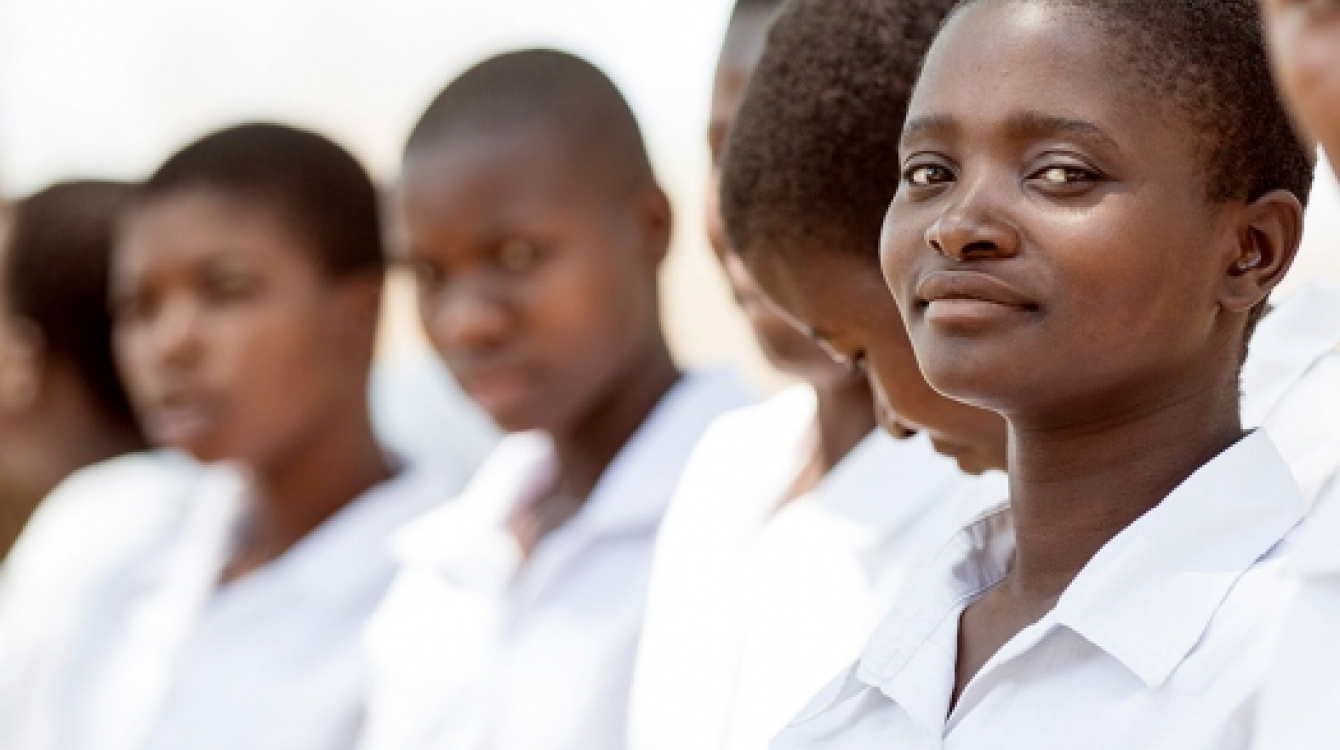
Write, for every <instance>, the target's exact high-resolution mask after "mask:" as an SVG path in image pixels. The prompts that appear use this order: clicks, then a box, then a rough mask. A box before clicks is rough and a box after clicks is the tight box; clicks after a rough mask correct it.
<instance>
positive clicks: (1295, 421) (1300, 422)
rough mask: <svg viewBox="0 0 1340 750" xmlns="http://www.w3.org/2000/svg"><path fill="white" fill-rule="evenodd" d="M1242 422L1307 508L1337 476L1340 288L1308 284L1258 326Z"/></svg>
mask: <svg viewBox="0 0 1340 750" xmlns="http://www.w3.org/2000/svg"><path fill="white" fill-rule="evenodd" d="M1242 391H1243V400H1242V422H1243V426H1244V427H1247V428H1249V429H1251V428H1257V427H1261V428H1264V429H1265V431H1266V432H1267V433H1268V434H1269V435H1270V438H1271V440H1273V441H1274V442H1275V445H1276V447H1278V448H1279V451H1280V454H1281V455H1282V456H1284V459H1285V460H1286V461H1288V462H1289V464H1290V466H1291V467H1292V468H1293V469H1294V473H1295V476H1296V477H1297V479H1298V481H1299V484H1300V485H1301V486H1302V488H1303V494H1304V496H1305V497H1307V498H1308V500H1309V501H1315V499H1316V498H1317V496H1318V494H1319V493H1321V492H1322V490H1323V488H1324V487H1325V486H1326V485H1327V483H1329V481H1330V480H1331V478H1332V477H1333V476H1334V475H1335V473H1336V472H1337V470H1340V451H1335V450H1333V449H1332V447H1331V445H1330V444H1331V443H1332V442H1333V441H1335V440H1336V439H1340V284H1337V283H1336V282H1334V281H1329V280H1318V281H1313V282H1310V283H1308V284H1306V285H1304V286H1303V287H1301V288H1300V289H1298V290H1297V291H1295V292H1293V293H1292V294H1291V295H1289V296H1288V297H1286V298H1285V299H1284V300H1283V301H1281V302H1280V303H1279V304H1278V305H1276V307H1275V309H1273V310H1271V312H1270V314H1269V315H1267V316H1266V317H1265V318H1264V319H1263V320H1262V321H1261V323H1260V326H1259V327H1258V328H1257V330H1256V335H1255V336H1253V338H1252V343H1251V349H1250V352H1249V354H1248V356H1247V362H1246V364H1245V365H1244V366H1243V370H1242Z"/></svg>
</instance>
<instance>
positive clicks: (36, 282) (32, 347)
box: [0, 182, 139, 436]
mask: <svg viewBox="0 0 1340 750" xmlns="http://www.w3.org/2000/svg"><path fill="white" fill-rule="evenodd" d="M132 194H133V188H132V187H131V186H130V185H124V184H120V183H112V182H69V183H61V184H58V185H53V186H52V187H49V188H47V189H46V190H43V191H41V192H39V193H37V194H35V195H33V196H31V197H29V198H27V199H25V200H23V201H20V202H19V203H18V204H17V205H16V206H14V207H13V209H12V211H11V212H10V213H9V214H8V215H0V430H3V429H4V427H7V426H13V427H15V428H17V429H22V428H23V426H24V425H25V424H28V421H27V418H28V417H30V416H32V415H33V414H34V413H35V412H37V411H46V412H52V409H51V408H50V407H51V406H52V405H51V404H50V403H49V402H48V401H47V399H49V398H53V397H61V395H63V396H64V397H67V398H68V397H76V396H77V397H80V398H81V400H82V401H84V402H85V403H87V404H88V405H89V406H90V407H91V408H92V411H93V415H94V416H95V417H97V418H99V419H100V420H101V421H102V422H103V423H104V424H105V425H106V427H107V428H108V429H113V430H119V431H123V432H125V433H128V434H130V435H134V436H138V434H139V428H138V426H136V423H135V419H134V417H133V415H132V413H131V409H130V404H129V402H128V400H127V398H126V394H125V391H124V390H123V389H122V386H121V380H120V378H119V377H118V376H117V372H116V364H115V361H114V360H113V358H112V343H111V342H112V321H111V315H110V314H109V313H108V310H107V278H108V266H109V265H110V263H111V252H112V234H113V231H114V228H115V226H116V221H117V219H118V217H119V214H120V212H121V211H122V210H123V209H124V208H125V206H126V204H127V203H128V201H129V199H130V197H131V195H132ZM53 379H60V380H62V381H64V382H66V383H69V384H71V385H73V386H74V387H75V391H74V392H73V393H71V392H69V391H60V390H59V389H55V388H53V387H52V386H53ZM56 411H60V412H61V413H62V414H66V415H68V412H65V411H64V410H56ZM94 426H95V425H94V424H89V425H87V429H94Z"/></svg>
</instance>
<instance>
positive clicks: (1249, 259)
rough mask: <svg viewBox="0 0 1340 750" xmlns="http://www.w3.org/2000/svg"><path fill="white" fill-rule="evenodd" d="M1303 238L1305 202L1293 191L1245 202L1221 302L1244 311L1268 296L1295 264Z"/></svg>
mask: <svg viewBox="0 0 1340 750" xmlns="http://www.w3.org/2000/svg"><path fill="white" fill-rule="evenodd" d="M1302 241H1303V205H1302V204H1301V203H1299V201H1298V198H1297V197H1296V196H1295V195H1294V194H1293V193H1290V192H1289V191H1287V190H1273V191H1271V192H1269V193H1267V194H1265V195H1263V196H1261V197H1260V198H1257V199H1256V200H1255V201H1253V202H1251V203H1249V204H1247V205H1246V206H1244V207H1243V209H1242V216H1241V220H1240V222H1239V224H1238V242H1237V247H1236V252H1234V253H1233V255H1232V257H1230V258H1229V259H1228V260H1229V265H1228V268H1227V269H1225V271H1226V272H1225V274H1224V283H1223V284H1222V285H1221V288H1220V292H1219V304H1220V305H1222V306H1223V307H1224V309H1226V310H1230V311H1233V312H1244V313H1245V312H1247V311H1249V310H1251V309H1252V308H1253V307H1255V306H1256V305H1257V304H1259V303H1260V302H1261V301H1263V300H1265V299H1266V298H1267V297H1269V296H1270V293H1271V292H1272V291H1274V289H1275V287H1276V286H1278V285H1279V283H1280V281H1281V280H1283V279H1284V276H1285V275H1286V274H1287V273H1288V272H1289V269H1290V268H1291V267H1292V266H1293V261H1294V258H1295V257H1297V255H1298V247H1299V245H1301V244H1302Z"/></svg>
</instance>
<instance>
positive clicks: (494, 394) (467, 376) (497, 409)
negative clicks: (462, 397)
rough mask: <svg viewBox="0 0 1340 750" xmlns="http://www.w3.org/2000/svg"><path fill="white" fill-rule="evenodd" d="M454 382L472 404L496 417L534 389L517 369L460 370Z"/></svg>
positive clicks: (519, 369) (520, 401)
mask: <svg viewBox="0 0 1340 750" xmlns="http://www.w3.org/2000/svg"><path fill="white" fill-rule="evenodd" d="M456 380H457V382H458V383H460V386H461V389H462V390H463V391H465V392H466V394H467V395H469V396H470V399H471V400H472V401H474V402H475V403H477V404H479V406H480V407H481V408H483V409H484V411H486V412H489V414H490V415H492V416H493V417H495V418H497V417H499V416H501V415H502V414H504V413H506V412H509V411H511V410H512V409H515V408H516V407H517V406H519V405H520V404H522V403H524V402H525V401H526V400H528V399H529V397H530V396H531V394H532V393H534V391H535V387H536V386H535V382H534V379H533V378H532V377H530V375H529V373H528V372H527V371H526V370H524V369H522V368H520V367H472V368H468V369H462V370H458V371H457V372H456Z"/></svg>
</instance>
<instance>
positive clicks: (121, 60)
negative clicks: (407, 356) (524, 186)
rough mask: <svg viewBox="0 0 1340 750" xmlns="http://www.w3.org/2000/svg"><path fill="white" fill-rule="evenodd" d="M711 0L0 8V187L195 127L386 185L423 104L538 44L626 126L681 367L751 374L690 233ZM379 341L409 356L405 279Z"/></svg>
mask: <svg viewBox="0 0 1340 750" xmlns="http://www.w3.org/2000/svg"><path fill="white" fill-rule="evenodd" d="M730 5H731V1H730V0H674V1H673V2H666V1H665V0H0V187H3V189H4V190H5V192H7V193H8V194H10V195H15V196H17V195H22V194H25V193H28V192H31V191H33V190H36V189H39V188H41V187H42V186H44V185H45V184H47V183H49V182H51V181H53V180H56V179H61V178H67V177H88V176H95V177H119V178H131V179H135V178H142V177H144V176H145V175H146V174H147V173H148V172H150V171H152V169H153V168H154V167H155V166H156V165H157V164H158V163H159V162H160V161H161V160H162V159H163V158H164V157H165V156H167V155H168V154H169V153H170V152H171V151H173V150H175V149H176V148H178V147H180V146H181V145H184V144H185V143H187V142H189V141H190V140H192V139H194V138H195V137H197V136H199V135H201V134H203V133H205V132H208V131H209V130H212V129H215V128H218V127H221V126H224V125H228V124H231V123H234V122H237V121H240V120H247V119H274V120H279V121H283V122H288V123H292V124H297V125H302V126H307V127H310V128H313V129H316V130H319V131H321V132H323V133H325V134H327V135H329V136H331V137H333V138H335V139H336V140H338V141H339V142H341V143H342V144H344V145H345V146H346V147H348V148H350V149H351V150H353V151H354V152H355V153H356V154H357V155H358V156H359V157H360V158H361V159H363V161H364V162H365V164H366V165H367V166H368V167H369V168H370V169H372V170H373V172H374V173H375V174H377V175H378V176H379V177H382V178H391V177H393V176H394V170H395V167H396V162H397V158H398V154H399V151H400V148H401V145H402V144H403V140H404V138H405V136H406V134H407V133H408V131H409V128H410V127H411V126H412V125H413V122H414V120H415V119H416V118H417V116H418V115H419V113H420V112H421V111H422V109H423V107H424V106H426V104H427V103H428V101H429V100H431V98H432V97H433V95H434V94H435V93H436V92H437V91H438V90H439V89H440V88H441V87H442V86H443V85H445V83H446V82H447V81H448V80H450V79H451V78H452V77H454V76H455V75H457V74H458V73H460V72H462V71H463V70H465V69H466V68H468V67H469V66H470V65H472V64H473V63H475V62H477V61H478V60H480V59H482V58H483V57H486V56H489V55H492V54H497V53H499V52H503V51H507V50H509V49H514V48H518V47H527V46H554V47H559V48H562V49H566V50H569V51H572V52H575V53H577V54H580V55H582V56H584V57H587V58H588V59H590V60H591V61H592V62H594V63H596V64H597V65H600V66H601V67H602V68H604V69H605V70H606V71H607V72H608V73H609V74H610V75H611V77H612V78H614V80H615V82H616V83H618V84H619V86H620V87H621V88H622V89H623V91H624V92H625V94H626V95H627V96H628V98H629V100H630V101H631V103H632V105H633V108H634V110H635V111H636V112H637V114H638V115H639V118H640V119H641V121H642V123H643V127H644V130H645V132H646V136H647V140H648V143H649V145H650V148H651V150H652V156H653V160H654V162H655V164H656V166H657V170H658V172H659V174H660V177H661V179H662V181H663V182H664V184H665V185H666V188H667V189H668V190H669V192H670V193H671V197H672V200H673V201H674V203H675V207H676V209H677V214H678V226H677V232H676V246H675V249H674V252H673V253H672V259H671V262H670V264H669V267H668V268H667V273H666V274H665V284H664V286H665V289H666V305H665V306H666V312H667V319H668V322H669V328H670V335H671V339H672V343H673V345H674V347H675V349H676V350H677V352H678V353H679V354H680V356H681V358H682V359H684V360H686V361H688V362H690V363H695V364H698V363H710V362H731V363H736V364H741V365H743V366H745V367H746V368H747V369H749V370H750V371H751V373H752V374H753V375H754V376H755V378H756V379H760V380H764V381H766V375H764V372H765V370H764V368H763V366H762V365H761V362H760V360H759V358H758V355H757V352H756V350H755V349H754V347H753V342H752V340H751V339H750V338H749V336H748V334H747V331H746V329H745V327H744V324H743V322H742V320H741V319H740V318H739V316H738V314H737V313H736V311H735V310H734V307H733V306H732V305H731V303H730V301H729V299H728V296H727V294H726V291H725V287H724V285H723V284H722V282H721V280H720V278H719V276H718V274H717V272H716V269H715V266H714V261H713V260H712V259H711V256H710V253H709V252H708V251H707V248H706V242H705V239H704V237H703V233H702V228H701V219H700V217H701V210H700V206H701V203H702V190H703V182H704V180H705V175H706V172H707V168H708V157H707V153H706V147H705V132H706V119H707V111H708V103H709V102H708V98H709V94H710V89H711V78H712V71H713V66H714V64H715V56H716V53H717V47H718V45H719V44H720V41H721V36H722V34H723V32H724V27H725V23H726V19H727V16H728V15H729V11H730ZM394 289H395V293H394V294H393V295H392V301H391V304H390V315H389V324H388V330H387V332H386V333H387V336H386V338H385V343H386V347H387V349H389V350H391V351H393V352H395V351H398V350H401V349H405V348H415V347H418V346H420V345H421V342H420V340H419V337H418V336H419V334H418V329H417V324H416V323H415V322H414V316H413V311H412V306H411V302H410V299H409V292H408V289H407V285H406V284H405V283H404V282H403V280H401V281H400V282H399V283H397V284H396V285H395V287H394Z"/></svg>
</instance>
